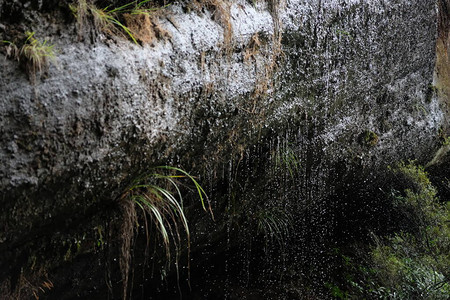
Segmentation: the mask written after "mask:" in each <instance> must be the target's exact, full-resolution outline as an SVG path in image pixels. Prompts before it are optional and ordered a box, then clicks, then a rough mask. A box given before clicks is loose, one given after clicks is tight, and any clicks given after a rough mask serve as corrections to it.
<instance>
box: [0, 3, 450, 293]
mask: <svg viewBox="0 0 450 300" xmlns="http://www.w3.org/2000/svg"><path fill="white" fill-rule="evenodd" d="M200 2H201V1H200ZM56 3H57V4H56ZM205 3H207V4H205ZM98 5H100V4H98ZM0 16H1V21H0V29H1V30H2V39H3V40H7V41H12V42H14V43H15V44H16V45H17V47H18V50H19V51H20V49H21V45H22V44H23V42H24V40H25V38H24V32H25V31H33V32H35V37H36V38H37V39H40V41H43V40H48V41H49V42H48V43H49V44H52V45H54V51H55V60H54V61H51V62H50V63H49V65H48V68H44V69H43V70H42V71H41V72H35V73H30V72H29V69H28V73H27V71H26V69H27V62H26V61H25V60H24V58H23V57H21V56H20V54H19V55H18V56H19V58H20V61H19V62H18V61H17V59H14V57H11V56H14V55H13V54H11V52H8V51H11V50H10V49H11V48H8V49H7V46H9V45H10V44H9V43H4V47H3V48H2V51H1V52H0V63H1V64H2V67H1V68H0V78H1V79H0V90H1V91H2V93H1V101H0V115H1V118H0V132H1V136H2V145H1V147H0V166H1V167H0V178H1V191H2V195H1V197H0V205H1V206H2V207H3V209H2V212H1V219H2V222H1V225H0V226H1V230H0V243H1V244H0V251H1V252H2V253H5V255H2V258H1V260H0V269H1V270H2V271H1V272H0V281H2V282H3V287H4V289H5V290H7V289H10V290H14V288H16V287H17V282H18V279H17V278H19V277H20V274H23V271H20V270H23V269H24V268H26V266H29V258H30V257H35V259H36V257H37V259H38V260H39V259H40V258H42V257H46V256H45V255H50V256H51V255H52V254H43V253H49V251H50V252H51V251H54V252H58V251H59V252H64V251H65V250H61V249H66V248H67V247H66V246H54V245H53V246H51V245H50V244H51V242H50V241H51V240H56V241H57V242H55V243H60V240H65V239H69V240H73V237H74V236H78V235H80V234H81V233H82V232H83V230H86V228H88V227H89V228H90V227H92V228H98V224H100V223H102V224H103V223H104V222H107V223H108V222H109V223H114V222H119V221H117V215H120V210H119V209H118V205H117V200H118V199H119V198H120V196H121V195H122V194H123V192H124V189H125V187H126V186H127V185H128V184H129V183H130V182H131V181H132V180H133V179H134V178H135V177H136V176H138V175H141V174H143V173H145V172H148V170H149V169H150V168H151V167H152V166H156V165H173V166H181V167H182V168H183V169H186V170H188V171H190V172H191V173H192V172H195V173H198V174H200V175H205V174H216V175H215V176H212V178H213V179H211V183H208V184H209V185H211V186H215V183H214V182H220V181H221V180H224V178H225V177H227V175H220V172H226V170H227V169H228V167H227V165H228V164H229V163H230V161H234V160H235V161H237V160H239V157H244V156H246V157H248V158H247V159H248V160H251V158H250V157H249V153H250V152H251V151H250V150H249V149H252V147H253V146H254V145H259V146H261V145H262V147H263V148H264V147H265V148H271V147H272V146H274V145H276V141H279V140H280V138H281V139H282V140H283V141H284V142H285V140H288V141H289V140H290V139H292V140H293V141H295V147H296V149H297V150H298V152H299V157H300V160H301V163H302V164H303V165H305V169H304V171H302V173H301V175H300V176H301V177H302V178H303V176H304V178H305V179H304V180H305V182H306V181H308V182H309V183H310V184H309V185H307V184H305V187H304V189H305V190H308V189H310V191H311V190H314V195H313V196H306V195H311V193H310V192H308V191H303V192H301V193H300V194H301V197H302V199H303V198H311V199H312V200H314V199H325V198H326V197H327V195H328V194H329V193H331V191H332V190H333V187H329V188H325V189H324V188H323V186H324V184H325V183H329V182H330V181H333V184H335V185H341V184H344V183H343V182H338V181H339V180H340V179H338V178H337V177H336V178H334V177H333V175H332V174H334V173H335V172H336V170H335V169H333V168H336V166H337V165H342V164H343V165H346V166H351V167H348V168H347V169H345V168H344V169H345V170H338V172H344V173H346V172H351V171H352V170H355V169H362V170H365V171H364V172H366V173H371V172H372V171H373V170H377V169H379V168H380V169H381V168H383V167H384V166H386V165H387V164H390V163H393V162H396V161H399V160H402V159H408V158H417V159H419V160H421V161H423V162H425V161H427V160H428V159H429V157H430V152H432V151H434V150H435V149H436V148H437V145H438V143H439V141H438V131H439V128H440V126H441V125H442V124H443V122H444V113H443V111H442V110H441V108H440V107H439V100H438V97H437V93H436V92H435V90H434V89H433V88H432V87H433V71H434V64H435V46H436V38H437V23H438V22H437V14H436V7H435V1H431V0H416V1H409V0H380V1H353V0H340V1H337V0H314V1H309V0H308V1H306V0H286V1H259V2H258V1H256V3H252V1H230V2H226V1H224V2H221V1H210V2H204V3H203V4H202V6H199V7H196V6H195V5H194V6H193V5H192V4H190V3H187V2H184V1H181V2H180V3H175V4H173V5H170V6H169V7H168V8H166V9H164V10H163V11H159V12H158V13H157V14H155V15H154V16H152V17H151V18H148V19H146V18H144V19H142V21H141V22H143V24H144V25H145V26H147V28H151V29H152V30H150V31H149V32H148V33H147V35H145V34H143V35H138V34H136V37H137V38H138V41H139V43H140V44H135V43H133V42H132V41H131V40H129V37H128V38H127V35H126V34H124V33H120V32H119V33H117V32H116V33H115V34H111V31H105V30H103V31H102V30H101V29H100V28H98V26H97V27H96V26H95V24H94V21H93V19H92V17H91V16H89V15H88V16H87V17H86V18H85V20H84V21H83V22H84V23H83V22H81V23H80V22H79V23H77V20H76V18H75V17H73V16H72V14H71V12H70V9H69V8H68V3H66V2H65V1H61V2H59V1H56V2H55V1H45V0H44V1H8V2H7V1H1V2H0ZM129 24H130V25H129V26H130V28H132V27H131V26H132V23H131V22H130V23H129ZM152 34H154V35H155V36H154V37H153V38H152V39H149V35H150V36H151V35H152ZM142 41H146V43H144V42H142ZM274 141H275V142H274ZM264 145H265V146H264ZM268 151H269V153H270V150H268ZM373 172H375V171H373ZM217 173H219V175H217ZM208 178H209V177H207V176H206V177H205V176H203V177H202V178H201V179H204V180H206V179H208ZM330 178H331V179H330ZM260 184H263V185H264V183H263V182H262V183H260ZM211 190H212V198H214V197H215V196H217V197H216V198H217V199H218V200H217V202H214V205H215V207H213V209H215V210H216V212H217V214H218V215H219V216H221V215H225V211H224V210H223V203H224V202H226V201H228V200H227V199H228V198H227V197H226V196H223V195H220V194H214V188H211ZM216 192H217V191H216ZM220 192H221V191H220ZM296 197H298V196H296ZM295 200H296V199H293V200H292V201H295ZM297 200H298V199H297ZM259 201H264V197H262V200H261V199H260V200H259ZM299 201H300V200H299ZM323 205H326V204H323ZM194 207H195V205H194ZM197 208H199V207H197ZM195 215H196V214H195V213H192V216H195ZM105 220H106V221H105ZM219 220H220V218H219ZM192 222H193V224H197V225H196V226H201V225H198V224H200V223H201V222H202V221H197V223H195V222H196V221H192ZM199 222H200V223H199ZM203 222H205V221H203ZM55 224H58V227H55ZM75 224H78V225H75ZM80 224H81V225H80ZM77 226H78V227H77ZM96 226H97V227H96ZM216 226H217V228H221V227H220V225H219V224H217V225H216ZM89 230H90V229H89ZM89 230H88V231H89ZM94 231H95V230H94ZM218 231H220V229H218ZM90 232H91V233H90V235H95V234H94V233H95V232H94V233H92V230H90ZM81 235H82V234H81ZM88 236H89V234H88ZM219 236H222V235H219ZM93 239H95V237H94V238H93ZM111 244H112V245H115V244H114V243H111ZM116 246H117V245H116ZM64 247H66V248H64ZM87 248H89V247H88V246H86V251H85V252H86V253H87V254H86V255H91V256H92V257H94V259H96V257H98V256H99V254H98V253H96V252H95V251H89V249H87ZM69 249H70V248H69ZM33 253H38V254H35V255H34V256H33V255H32V254H33ZM62 261H63V259H62V258H61V259H60V260H59V261H56V262H54V263H52V264H49V266H47V267H46V268H47V269H50V270H53V269H52V268H56V267H55V265H61V264H64V263H63V262H62ZM11 262H14V263H13V264H12V263H11ZM58 270H64V268H61V267H59V269H58ZM21 272H22V273H21ZM55 272H56V271H55ZM60 272H61V271H60ZM32 273H33V271H31V274H32ZM41 273H42V272H41ZM44 273H45V272H44ZM97 275H98V274H97ZM30 276H32V275H30ZM73 276H75V277H76V276H77V275H73ZM93 276H96V275H93ZM53 281H55V282H57V280H56V279H53ZM19 282H20V280H19ZM60 284H61V286H62V285H63V283H62V281H61V280H60ZM97 284H98V285H102V284H99V283H95V285H97ZM93 285H94V284H92V286H93ZM61 286H60V287H59V289H61ZM80 286H90V284H89V283H86V282H84V283H83V284H80ZM92 286H91V287H92ZM79 289H80V290H81V289H82V288H81V287H79ZM56 290H58V287H57V288H56ZM28 291H30V290H28ZM88 291H90V290H89V289H88V288H87V289H86V290H85V293H88ZM78 295H80V294H78ZM70 297H72V298H76V294H73V295H71V296H67V298H70Z"/></svg>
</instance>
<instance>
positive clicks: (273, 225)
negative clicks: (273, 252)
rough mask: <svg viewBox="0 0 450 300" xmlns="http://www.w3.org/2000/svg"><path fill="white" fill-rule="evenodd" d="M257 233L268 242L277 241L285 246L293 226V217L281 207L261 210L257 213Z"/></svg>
mask: <svg viewBox="0 0 450 300" xmlns="http://www.w3.org/2000/svg"><path fill="white" fill-rule="evenodd" d="M255 217H256V222H257V233H258V234H262V235H263V236H264V240H265V241H266V242H270V241H271V242H274V241H277V242H278V243H279V244H280V246H283V244H284V241H285V239H286V238H287V237H288V236H289V234H290V231H291V229H292V226H293V220H292V217H291V215H290V214H289V213H288V212H287V211H286V210H285V209H282V208H280V207H270V208H263V209H260V210H259V211H258V212H257V213H256V216H255Z"/></svg>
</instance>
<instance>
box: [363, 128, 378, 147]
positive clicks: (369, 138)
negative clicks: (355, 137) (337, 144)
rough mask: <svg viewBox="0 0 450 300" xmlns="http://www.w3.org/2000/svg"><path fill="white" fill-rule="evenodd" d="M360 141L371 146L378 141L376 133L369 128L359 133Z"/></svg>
mask: <svg viewBox="0 0 450 300" xmlns="http://www.w3.org/2000/svg"><path fill="white" fill-rule="evenodd" d="M360 142H361V144H362V145H364V146H368V147H373V146H375V145H376V144H377V143H378V135H377V134H376V133H375V132H373V131H370V130H365V131H364V132H363V133H362V134H361V135H360Z"/></svg>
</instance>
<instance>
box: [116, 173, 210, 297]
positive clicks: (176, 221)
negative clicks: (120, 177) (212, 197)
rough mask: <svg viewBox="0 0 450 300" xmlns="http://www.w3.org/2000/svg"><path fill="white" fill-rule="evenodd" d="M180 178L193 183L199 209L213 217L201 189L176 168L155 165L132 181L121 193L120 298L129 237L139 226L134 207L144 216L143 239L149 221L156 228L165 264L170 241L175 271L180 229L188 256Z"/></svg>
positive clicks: (125, 269)
mask: <svg viewBox="0 0 450 300" xmlns="http://www.w3.org/2000/svg"><path fill="white" fill-rule="evenodd" d="M166 173H169V174H166ZM184 178H187V179H189V180H190V181H191V182H192V183H193V184H194V187H195V190H196V191H197V193H198V197H199V200H200V202H201V204H202V208H203V209H204V210H205V211H207V210H209V212H210V213H211V216H213V214H212V210H211V206H210V203H209V200H208V197H207V195H206V192H205V191H204V189H203V188H202V187H201V186H200V184H199V183H198V182H197V180H195V178H194V177H193V176H191V175H190V174H189V173H187V172H186V171H184V170H182V169H180V168H176V167H171V166H159V167H155V168H154V169H153V172H152V173H150V174H148V175H146V176H144V177H142V178H139V179H138V180H136V181H135V182H134V183H133V185H132V186H131V187H130V188H129V189H128V190H127V191H126V192H125V193H124V194H123V196H122V206H123V209H124V215H125V218H124V224H123V227H122V239H123V243H122V258H121V261H120V266H121V270H122V278H123V293H124V294H123V297H124V299H126V294H127V286H128V273H129V264H130V256H131V255H130V249H131V240H132V239H133V235H134V228H135V227H138V226H139V224H138V218H137V211H136V208H137V209H138V210H139V211H140V212H141V213H142V216H143V219H144V223H145V230H146V235H147V242H149V240H150V237H149V224H153V225H154V226H155V227H156V229H157V232H158V235H159V237H160V238H161V240H162V243H163V245H164V249H165V253H166V258H167V260H166V262H167V265H170V263H171V244H172V245H173V246H174V248H175V267H176V268H177V274H178V259H179V255H180V251H181V241H182V238H181V231H184V232H185V234H186V239H187V248H188V256H189V247H190V231H189V226H188V221H187V218H186V215H185V214H184V210H183V197H182V193H181V191H180V185H181V182H180V180H182V179H184ZM207 206H208V207H207ZM188 268H189V257H188Z"/></svg>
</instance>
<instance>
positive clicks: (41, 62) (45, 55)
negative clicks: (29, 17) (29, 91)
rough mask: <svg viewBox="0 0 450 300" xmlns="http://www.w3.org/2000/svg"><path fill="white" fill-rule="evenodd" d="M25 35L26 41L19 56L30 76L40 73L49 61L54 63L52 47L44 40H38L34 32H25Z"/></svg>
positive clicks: (54, 56)
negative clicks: (23, 60)
mask: <svg viewBox="0 0 450 300" xmlns="http://www.w3.org/2000/svg"><path fill="white" fill-rule="evenodd" d="M25 34H26V35H27V39H26V40H25V43H24V45H23V46H22V48H21V49H20V56H21V57H23V58H24V59H25V63H26V68H27V71H28V72H29V73H30V74H36V72H42V71H43V70H45V69H46V68H47V67H48V64H49V62H50V61H55V58H56V55H55V51H54V45H51V44H48V42H47V41H46V40H44V41H40V40H38V39H37V38H36V37H35V36H34V35H35V33H34V32H29V31H27V32H26V33H25Z"/></svg>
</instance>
